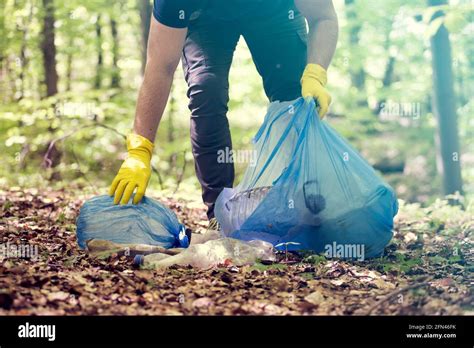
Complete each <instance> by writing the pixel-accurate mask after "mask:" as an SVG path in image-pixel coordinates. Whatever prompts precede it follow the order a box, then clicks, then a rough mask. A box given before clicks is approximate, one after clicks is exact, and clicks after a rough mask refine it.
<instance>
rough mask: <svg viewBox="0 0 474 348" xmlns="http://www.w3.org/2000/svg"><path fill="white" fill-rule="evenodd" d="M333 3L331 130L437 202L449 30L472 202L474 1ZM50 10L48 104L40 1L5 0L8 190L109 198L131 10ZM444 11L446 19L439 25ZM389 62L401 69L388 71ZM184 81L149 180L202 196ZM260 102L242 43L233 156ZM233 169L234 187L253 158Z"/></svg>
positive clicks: (0, 30)
mask: <svg viewBox="0 0 474 348" xmlns="http://www.w3.org/2000/svg"><path fill="white" fill-rule="evenodd" d="M335 3H336V6H337V9H336V10H337V12H338V16H339V21H340V38H339V45H338V49H337V51H336V56H335V58H334V60H333V63H332V65H331V68H330V70H329V88H330V91H331V93H332V95H333V106H332V113H333V117H329V118H328V122H330V123H331V124H332V125H333V126H334V127H335V128H336V129H337V130H338V131H339V132H340V133H341V134H342V135H343V136H345V137H346V138H347V139H348V140H349V141H350V142H351V143H352V144H353V145H354V146H355V147H356V148H357V149H359V150H360V151H361V152H362V154H363V155H364V157H366V158H367V159H368V161H369V162H370V163H371V164H375V165H376V167H380V168H382V167H387V166H388V167H393V166H394V165H397V164H400V163H401V165H402V167H403V168H404V169H403V172H400V171H398V172H390V173H389V172H387V171H385V172H383V171H382V172H381V173H382V174H383V175H384V176H385V179H386V180H387V181H389V183H391V184H392V185H393V186H394V187H395V188H396V190H397V193H398V194H399V196H400V197H401V198H404V199H406V200H407V201H419V202H423V203H426V204H429V203H431V202H433V201H434V199H435V197H437V196H439V195H440V192H441V190H440V185H441V180H440V177H439V175H438V174H437V169H436V153H435V140H434V139H435V138H434V135H435V127H436V122H435V119H434V117H433V112H432V110H431V106H430V105H431V99H430V98H431V89H432V72H431V63H430V52H429V37H430V35H432V34H433V33H435V32H436V28H439V25H441V24H444V25H445V26H446V27H447V28H448V30H449V31H450V39H451V44H452V50H453V59H454V64H453V68H454V72H455V77H456V80H455V88H456V94H457V107H458V115H459V129H460V137H461V149H462V156H461V163H462V165H463V176H464V180H465V191H466V193H467V194H468V195H469V194H471V193H472V192H473V190H474V169H473V168H474V166H473V165H472V164H473V162H474V157H473V150H474V136H473V135H474V134H473V129H474V127H473V125H472V113H473V102H472V100H471V99H472V85H473V81H474V76H473V74H474V72H473V71H474V69H473V67H474V62H473V58H472V57H474V42H473V40H472V38H471V37H470V30H472V28H471V27H472V24H470V22H471V21H470V19H471V18H472V8H471V7H470V2H469V1H468V0H460V1H457V2H456V4H455V6H454V5H449V6H443V7H437V8H429V7H427V4H426V1H425V0H416V1H407V0H387V1H383V2H380V1H376V0H364V1H361V0H355V1H354V2H353V3H352V4H351V5H347V6H345V5H344V2H341V1H340V2H335ZM55 5H56V11H55V17H56V26H55V28H56V46H57V62H58V72H59V75H60V83H59V90H60V93H59V94H58V95H57V96H55V97H52V98H48V99H42V96H43V95H44V86H43V80H44V78H43V75H44V73H43V67H42V55H41V51H40V42H41V25H42V22H41V15H42V11H43V9H42V5H41V2H40V1H39V0H17V1H13V0H1V1H0V36H1V37H2V40H1V41H0V71H1V74H2V75H1V78H0V90H1V94H0V99H1V100H2V104H1V105H0V120H1V122H0V149H1V157H0V159H1V161H2V166H1V169H0V178H1V179H0V184H2V185H20V186H40V187H42V186H64V185H78V186H79V187H83V188H84V189H86V188H87V189H91V190H95V191H100V190H104V189H105V188H106V187H107V186H108V184H109V183H110V181H111V179H112V177H113V176H114V174H115V172H116V170H117V169H118V167H119V165H120V161H121V159H122V158H123V157H124V155H125V146H124V142H123V139H122V136H121V135H120V134H126V133H128V132H129V130H130V128H131V126H132V122H133V115H134V111H135V102H136V95H137V89H138V88H139V86H140V81H141V79H140V71H141V51H142V49H143V47H142V45H141V38H140V35H141V32H140V30H141V29H140V16H139V12H138V7H137V2H136V1H134V0H121V1H115V2H113V4H111V3H110V2H106V1H104V0H91V1H86V2H84V1H78V0H71V1H67V2H59V1H55ZM440 9H441V10H443V11H444V14H443V15H442V16H441V17H438V19H437V20H436V21H432V20H431V19H432V17H433V15H434V13H435V12H436V11H437V10H440ZM112 18H113V19H115V20H116V21H117V23H118V35H119V50H118V67H119V70H120V76H121V81H122V83H121V86H120V88H118V89H111V88H108V87H107V86H110V83H111V78H112V75H113V72H114V68H113V66H112V62H113V55H114V52H113V38H112V35H111V30H110V20H111V19H112ZM97 25H99V26H100V27H101V29H102V31H101V32H102V39H101V41H99V40H98V37H97V34H96V29H97ZM99 47H100V48H101V49H102V51H103V67H102V70H101V73H100V76H101V78H102V86H103V87H102V88H101V89H94V85H95V84H94V82H95V79H96V76H97V74H98V67H97V61H98V57H97V55H98V48H99ZM391 62H392V63H393V66H392V69H389V68H390V66H391V65H390V63H391ZM182 76H183V73H182V71H181V70H178V71H177V73H176V76H175V83H174V85H173V92H172V97H173V99H174V107H173V108H170V107H168V109H167V110H166V112H165V115H164V118H163V120H162V123H161V126H160V129H159V131H158V136H157V144H156V150H155V155H154V157H153V165H154V166H155V168H156V169H157V170H158V171H159V172H160V176H161V178H160V179H161V181H162V185H161V184H160V182H159V180H158V178H157V177H156V175H153V177H152V179H151V183H150V187H151V188H155V189H158V188H160V189H161V188H164V189H169V190H175V189H176V188H177V187H178V186H179V188H180V189H184V188H186V190H190V191H191V190H195V191H196V190H198V188H199V185H198V183H197V180H196V178H195V175H194V165H193V156H192V152H191V146H190V141H189V111H188V109H187V100H186V97H185V93H186V85H185V83H184V81H183V78H182ZM243 76H245V78H242V77H243ZM381 103H383V104H384V105H390V104H391V103H392V104H394V105H399V104H404V103H405V104H413V105H417V106H419V107H420V114H419V115H418V116H417V117H414V116H413V115H408V116H407V115H400V114H397V113H396V112H390V110H389V112H387V113H385V114H383V113H382V114H380V115H379V114H377V108H378V105H379V104H380V105H382V104H381ZM266 105H267V100H266V98H265V95H264V92H263V88H262V82H261V78H260V76H259V75H258V73H257V71H256V69H255V67H254V64H253V62H252V57H251V54H250V52H249V51H248V49H247V48H246V47H245V43H244V41H243V40H241V42H240V43H239V45H238V49H237V52H236V54H235V57H234V65H233V67H232V69H231V75H230V102H229V109H230V111H229V120H230V124H231V129H232V136H233V144H234V148H235V149H250V148H251V146H252V144H251V140H252V137H253V135H254V134H255V133H256V131H257V129H258V127H259V125H260V124H261V122H262V121H263V116H264V114H265V109H266ZM104 126H105V127H108V128H104ZM58 139H59V140H58ZM53 140H58V141H57V142H56V143H55V145H56V148H57V151H58V154H59V155H60V157H59V159H58V161H57V162H58V163H55V165H54V166H53V168H51V169H47V168H45V167H44V166H43V157H44V155H45V153H46V151H47V149H48V146H50V144H51V142H52V141H53ZM236 167H237V170H236V182H238V181H239V179H240V176H241V175H242V173H243V170H244V169H245V164H238V165H237V166H236ZM19 173H20V175H19ZM92 183H93V184H92ZM442 210H443V211H444V209H442ZM430 214H435V215H436V214H437V213H436V212H430ZM442 218H444V217H440V219H441V220H440V221H443V219H442ZM432 223H433V224H436V226H429V227H427V228H436V227H438V228H440V227H441V226H442V223H441V222H436V220H435V219H433V221H432ZM445 230H446V227H445V229H444V230H443V231H445ZM443 233H444V232H443Z"/></svg>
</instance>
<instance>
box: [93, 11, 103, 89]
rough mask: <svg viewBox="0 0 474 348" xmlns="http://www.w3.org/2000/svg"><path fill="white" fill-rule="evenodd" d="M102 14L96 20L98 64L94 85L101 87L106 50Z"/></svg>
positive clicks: (97, 87)
mask: <svg viewBox="0 0 474 348" xmlns="http://www.w3.org/2000/svg"><path fill="white" fill-rule="evenodd" d="M100 19H101V15H100V14H99V15H97V18H96V21H95V34H96V43H97V46H96V47H97V66H96V73H95V82H94V87H95V88H96V89H99V88H101V87H102V74H103V69H104V52H103V49H102V24H101V23H100Z"/></svg>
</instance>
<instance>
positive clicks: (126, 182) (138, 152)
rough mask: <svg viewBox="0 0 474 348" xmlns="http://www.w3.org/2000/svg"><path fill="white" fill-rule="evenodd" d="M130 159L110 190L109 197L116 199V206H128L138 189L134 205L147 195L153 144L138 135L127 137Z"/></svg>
mask: <svg viewBox="0 0 474 348" xmlns="http://www.w3.org/2000/svg"><path fill="white" fill-rule="evenodd" d="M127 150H128V157H127V159H126V160H125V161H124V162H123V164H122V167H120V170H119V172H118V174H117V176H116V177H115V179H114V181H113V182H112V185H111V186H110V189H109V195H111V196H113V195H114V194H115V197H114V204H118V203H119V201H120V204H127V203H128V201H129V200H130V197H131V196H132V194H133V191H135V188H137V192H136V194H135V197H134V198H133V204H137V203H139V202H140V201H141V200H142V198H143V195H144V194H145V190H146V187H147V185H148V180H150V175H151V164H150V161H151V154H152V152H153V143H152V142H151V141H150V140H148V139H147V138H145V137H142V136H141V135H138V134H129V135H128V136H127Z"/></svg>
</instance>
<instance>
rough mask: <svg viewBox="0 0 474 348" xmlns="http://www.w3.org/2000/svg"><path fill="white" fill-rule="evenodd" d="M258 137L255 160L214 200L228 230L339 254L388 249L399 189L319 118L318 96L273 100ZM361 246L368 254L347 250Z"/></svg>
mask: <svg viewBox="0 0 474 348" xmlns="http://www.w3.org/2000/svg"><path fill="white" fill-rule="evenodd" d="M254 145H255V151H256V156H257V157H256V158H257V160H256V161H253V162H255V165H254V166H249V167H248V168H247V170H246V172H245V174H244V177H243V179H242V181H241V182H240V184H239V185H238V186H237V187H236V188H234V189H232V188H225V189H224V190H223V191H222V193H221V194H220V195H219V197H218V198H217V201H216V206H215V215H216V218H217V220H218V221H219V223H220V224H221V229H222V232H223V233H224V234H225V235H226V236H229V237H232V238H237V239H242V240H253V239H260V240H264V241H267V242H270V243H272V244H273V245H275V246H276V247H277V248H278V249H285V248H287V249H288V250H313V251H315V252H325V253H326V254H329V255H333V256H335V257H338V256H342V257H358V258H359V257H361V256H362V257H374V256H378V255H380V254H381V253H382V252H383V249H384V247H385V246H386V245H387V244H388V242H389V241H390V239H391V237H392V228H393V217H394V216H395V215H396V213H397V211H398V203H397V199H396V196H395V193H394V191H393V190H392V189H391V188H390V187H389V186H388V185H386V184H385V183H384V182H383V181H382V180H381V179H380V178H379V177H378V176H377V174H376V173H375V171H374V170H373V168H372V167H371V166H370V165H369V164H368V163H367V162H366V161H365V160H364V159H363V158H362V157H361V156H360V154H358V153H357V152H356V151H355V150H354V149H353V148H352V147H351V146H350V145H349V144H348V143H347V142H346V141H345V140H344V139H343V138H342V137H341V136H339V135H338V134H337V133H336V131H335V130H333V129H332V128H331V127H330V126H329V125H328V124H327V123H326V122H325V121H321V120H320V119H319V117H318V115H317V111H316V107H315V103H314V101H305V100H304V99H303V98H299V99H297V100H295V101H292V102H274V103H272V104H270V107H269V109H268V112H267V115H266V116H265V120H264V123H263V125H262V126H261V128H260V130H259V131H258V133H257V134H256V136H255V138H254ZM341 250H342V254H341V253H340V251H341ZM355 250H358V251H359V252H360V251H361V250H362V251H363V254H364V255H352V256H351V255H349V254H350V253H351V252H353V251H355Z"/></svg>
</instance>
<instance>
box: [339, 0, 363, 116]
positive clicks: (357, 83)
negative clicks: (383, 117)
mask: <svg viewBox="0 0 474 348" xmlns="http://www.w3.org/2000/svg"><path fill="white" fill-rule="evenodd" d="M344 5H345V7H346V14H347V20H348V22H349V23H350V24H351V28H350V32H349V45H350V46H349V47H350V49H351V50H359V49H360V47H359V34H360V31H361V29H362V22H361V20H360V19H359V18H357V12H356V9H354V5H355V0H344ZM353 66H355V68H353ZM349 72H350V75H351V82H352V85H353V86H354V87H355V88H356V89H357V90H358V91H359V92H360V98H358V99H357V101H356V103H357V105H358V106H361V107H367V106H368V103H367V92H366V88H365V78H366V74H365V70H364V67H363V65H362V66H357V65H356V64H350V66H349Z"/></svg>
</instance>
